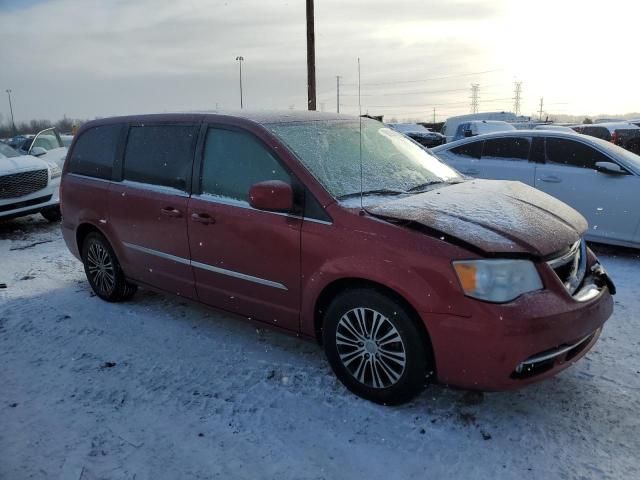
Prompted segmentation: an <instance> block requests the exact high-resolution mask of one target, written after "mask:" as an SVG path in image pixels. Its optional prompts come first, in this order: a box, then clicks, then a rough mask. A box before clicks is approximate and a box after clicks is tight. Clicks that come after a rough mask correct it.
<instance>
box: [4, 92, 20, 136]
mask: <svg viewBox="0 0 640 480" xmlns="http://www.w3.org/2000/svg"><path fill="white" fill-rule="evenodd" d="M6 92H7V96H8V97H9V111H10V112H11V126H12V127H13V134H14V135H16V134H17V133H18V131H17V130H16V122H15V121H14V120H13V105H12V104H11V89H10V88H7V90H6Z"/></svg>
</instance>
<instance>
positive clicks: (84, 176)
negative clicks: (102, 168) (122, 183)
mask: <svg viewBox="0 0 640 480" xmlns="http://www.w3.org/2000/svg"><path fill="white" fill-rule="evenodd" d="M67 175H71V176H72V177H78V178H86V179H88V180H95V181H96V182H104V183H114V181H113V180H111V179H107V178H98V177H92V176H91V175H83V174H81V173H74V172H69V173H67Z"/></svg>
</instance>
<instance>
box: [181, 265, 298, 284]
mask: <svg viewBox="0 0 640 480" xmlns="http://www.w3.org/2000/svg"><path fill="white" fill-rule="evenodd" d="M191 265H192V266H194V267H196V268H201V269H203V270H208V271H210V272H214V273H220V274H222V275H227V276H229V277H234V278H239V279H241V280H246V281H248V282H253V283H258V284H260V285H265V286H267V287H273V288H278V289H280V290H289V289H288V288H287V287H285V286H284V285H283V284H282V283H278V282H274V281H272V280H266V279H264V278H260V277H254V276H253V275H247V274H246V273H240V272H236V271H234V270H227V269H226V268H220V267H214V266H213V265H208V264H206V263H200V262H195V261H193V260H191Z"/></svg>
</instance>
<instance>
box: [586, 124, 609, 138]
mask: <svg viewBox="0 0 640 480" xmlns="http://www.w3.org/2000/svg"><path fill="white" fill-rule="evenodd" d="M582 133H584V134H586V135H590V136H592V137H596V138H601V139H602V140H607V141H609V140H611V133H609V129H607V128H606V127H584V131H583V132H582Z"/></svg>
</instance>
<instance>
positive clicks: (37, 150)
mask: <svg viewBox="0 0 640 480" xmlns="http://www.w3.org/2000/svg"><path fill="white" fill-rule="evenodd" d="M45 153H47V150H46V149H44V148H42V147H33V148H32V149H31V150H30V151H29V155H33V156H34V157H41V156H42V155H44V154H45Z"/></svg>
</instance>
